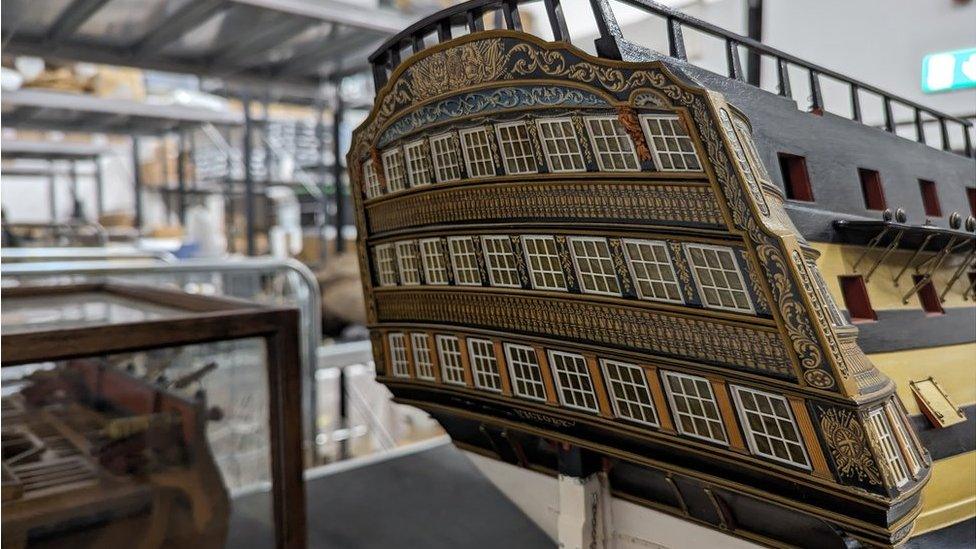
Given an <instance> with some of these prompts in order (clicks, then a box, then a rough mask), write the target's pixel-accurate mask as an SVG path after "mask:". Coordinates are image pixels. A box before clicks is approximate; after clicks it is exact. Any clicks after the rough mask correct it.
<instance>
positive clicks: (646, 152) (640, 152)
mask: <svg viewBox="0 0 976 549" xmlns="http://www.w3.org/2000/svg"><path fill="white" fill-rule="evenodd" d="M617 118H618V119H619V120H620V123H621V124H623V126H624V129H625V130H627V135H629V136H630V139H631V141H633V142H634V147H636V149H637V157H638V158H640V159H641V161H642V162H648V161H650V160H651V150H650V149H649V148H647V141H645V140H644V131H643V130H641V124H640V119H639V118H637V113H636V112H635V111H634V109H632V108H630V107H617Z"/></svg>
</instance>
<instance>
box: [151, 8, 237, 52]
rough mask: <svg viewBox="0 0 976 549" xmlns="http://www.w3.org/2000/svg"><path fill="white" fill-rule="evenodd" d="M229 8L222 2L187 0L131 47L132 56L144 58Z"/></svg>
mask: <svg viewBox="0 0 976 549" xmlns="http://www.w3.org/2000/svg"><path fill="white" fill-rule="evenodd" d="M229 7H230V4H229V3H227V2H225V1H224V0H189V1H188V2H186V3H185V4H183V5H182V6H180V7H179V8H178V9H177V10H176V11H174V12H173V13H172V14H170V16H169V17H167V18H166V19H165V20H163V22H162V23H160V24H159V25H158V26H156V27H155V28H153V30H151V31H149V32H148V33H147V34H146V35H145V36H143V37H142V38H141V39H140V40H139V42H138V43H136V44H135V46H134V47H133V54H134V55H135V57H144V56H146V55H148V54H150V53H152V52H158V51H159V50H161V49H163V48H164V47H166V46H167V45H168V44H170V43H172V42H173V41H175V40H177V39H178V38H180V37H182V36H184V35H186V33H188V32H190V31H191V30H193V29H195V28H197V27H199V26H200V25H202V24H204V23H206V22H207V20H208V19H210V18H211V17H213V16H214V15H215V14H216V13H217V12H219V11H221V10H225V9H227V8H229Z"/></svg>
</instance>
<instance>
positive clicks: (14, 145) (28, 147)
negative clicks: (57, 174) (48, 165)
mask: <svg viewBox="0 0 976 549" xmlns="http://www.w3.org/2000/svg"><path fill="white" fill-rule="evenodd" d="M6 98H7V94H4V100H6ZM4 123H6V120H4ZM111 152H112V149H111V148H110V147H105V146H102V145H93V144H91V143H72V142H64V141H25V140H21V139H4V140H3V141H2V142H0V157H2V158H3V159H4V160H21V159H30V160H97V159H98V157H100V156H102V155H105V154H110V153H111ZM22 170H23V169H22ZM16 171H17V168H10V169H7V168H6V167H5V168H4V170H3V173H4V175H8V174H12V172H16ZM23 171H25V172H29V171H30V170H23ZM33 171H37V172H40V173H47V172H45V171H44V170H33ZM30 175H34V174H33V173H31V174H30Z"/></svg>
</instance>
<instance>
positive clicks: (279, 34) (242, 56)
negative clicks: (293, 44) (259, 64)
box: [211, 16, 324, 74]
mask: <svg viewBox="0 0 976 549" xmlns="http://www.w3.org/2000/svg"><path fill="white" fill-rule="evenodd" d="M321 24H324V23H323V22H321V21H316V20H314V19H308V18H301V17H290V16H289V17H287V18H285V19H284V20H281V21H278V22H277V23H275V24H272V25H271V26H270V27H268V28H265V29H257V31H256V33H255V34H254V35H252V36H251V37H250V39H249V40H241V41H239V42H236V43H234V45H232V46H230V47H229V48H226V49H225V50H224V51H223V52H221V53H220V54H219V55H217V56H216V57H215V58H214V59H213V61H211V65H212V66H213V67H214V72H216V73H217V74H221V73H223V72H224V71H227V72H234V70H233V65H238V66H240V65H245V66H246V65H247V64H248V63H247V61H248V58H250V57H254V56H257V55H260V54H261V53H264V52H267V50H269V49H271V48H273V47H274V46H278V45H280V44H282V43H284V42H287V41H288V40H290V39H292V38H294V37H295V36H297V35H298V34H300V33H302V32H304V31H306V30H307V29H309V28H310V27H312V26H315V25H321ZM250 64H252V65H254V64H256V63H250Z"/></svg>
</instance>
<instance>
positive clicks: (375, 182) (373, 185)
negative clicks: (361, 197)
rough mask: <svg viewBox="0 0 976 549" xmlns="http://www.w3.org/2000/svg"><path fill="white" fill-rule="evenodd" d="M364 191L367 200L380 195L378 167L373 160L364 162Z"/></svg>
mask: <svg viewBox="0 0 976 549" xmlns="http://www.w3.org/2000/svg"><path fill="white" fill-rule="evenodd" d="M363 191H365V193H366V198H376V197H377V196H379V195H380V194H381V193H380V178H379V177H378V176H377V175H376V166H374V165H373V161H372V160H367V161H366V162H363Z"/></svg>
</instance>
